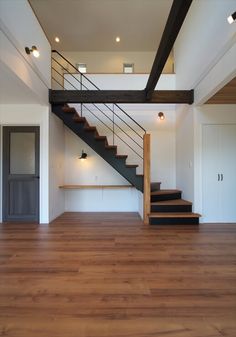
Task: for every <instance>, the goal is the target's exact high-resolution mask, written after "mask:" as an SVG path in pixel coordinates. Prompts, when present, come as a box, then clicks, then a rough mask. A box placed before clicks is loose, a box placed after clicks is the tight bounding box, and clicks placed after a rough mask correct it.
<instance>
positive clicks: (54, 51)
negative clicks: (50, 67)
mask: <svg viewBox="0 0 236 337" xmlns="http://www.w3.org/2000/svg"><path fill="white" fill-rule="evenodd" d="M52 53H57V54H58V55H60V56H61V57H62V58H63V60H65V61H66V62H67V63H69V65H70V66H71V67H72V68H74V69H75V70H76V72H78V73H79V74H80V75H82V77H84V78H86V80H87V81H88V82H89V83H91V84H92V85H93V86H94V87H95V88H96V89H97V90H100V89H99V88H98V87H97V86H96V85H95V84H94V83H93V82H92V81H91V80H90V79H89V78H88V77H87V76H85V75H84V74H83V73H81V72H80V71H79V70H78V69H77V68H76V67H75V66H74V65H73V64H72V63H71V62H70V61H68V60H67V59H66V58H65V57H64V56H63V55H62V54H61V53H59V52H58V51H57V50H55V49H53V50H52Z"/></svg>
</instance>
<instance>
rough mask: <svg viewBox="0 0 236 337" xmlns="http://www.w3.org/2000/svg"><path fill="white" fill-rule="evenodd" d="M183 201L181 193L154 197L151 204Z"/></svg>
mask: <svg viewBox="0 0 236 337" xmlns="http://www.w3.org/2000/svg"><path fill="white" fill-rule="evenodd" d="M175 199H181V193H172V194H161V195H152V196H151V202H155V201H166V200H175Z"/></svg>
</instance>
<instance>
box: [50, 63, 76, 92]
mask: <svg viewBox="0 0 236 337" xmlns="http://www.w3.org/2000/svg"><path fill="white" fill-rule="evenodd" d="M52 69H53V70H54V71H55V72H57V73H58V74H59V75H60V76H61V77H62V78H63V79H64V80H66V81H67V82H68V83H70V85H71V86H72V87H73V88H75V89H76V90H78V89H77V88H76V87H75V86H74V85H73V84H72V83H71V82H70V81H69V80H68V79H67V78H65V77H64V76H62V74H60V73H59V71H57V70H56V69H55V68H53V67H52Z"/></svg>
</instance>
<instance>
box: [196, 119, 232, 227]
mask: <svg viewBox="0 0 236 337" xmlns="http://www.w3.org/2000/svg"><path fill="white" fill-rule="evenodd" d="M202 140H203V141H202V150H203V151H202V153H203V157H202V176H203V214H202V215H203V221H204V222H236V125H235V124H232V125H203V139H202Z"/></svg>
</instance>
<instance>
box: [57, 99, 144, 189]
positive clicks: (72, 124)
mask: <svg viewBox="0 0 236 337" xmlns="http://www.w3.org/2000/svg"><path fill="white" fill-rule="evenodd" d="M52 112H54V113H55V114H56V115H57V116H58V117H59V118H60V119H61V120H62V121H63V122H64V124H65V125H66V126H67V127H68V128H69V129H70V130H72V131H73V132H74V133H75V134H76V135H77V136H79V137H80V138H81V139H82V140H83V141H84V142H85V143H87V144H88V145H89V146H90V147H91V148H92V149H93V150H94V151H95V152H97V154H99V155H100V156H101V157H102V158H103V159H104V160H106V162H107V163H109V164H110V165H111V166H112V167H113V168H114V169H115V170H116V171H117V172H119V173H120V174H121V175H122V176H123V177H124V178H125V179H127V180H128V181H129V182H130V184H131V185H133V186H135V187H136V188H137V189H138V190H139V191H141V192H143V175H138V174H136V168H137V167H138V165H128V164H126V159H127V157H128V156H127V155H118V154H117V146H116V145H109V144H108V141H107V137H105V136H100V135H99V133H98V131H97V128H96V127H95V126H90V125H89V123H88V121H87V119H86V118H85V117H80V116H79V114H78V113H77V111H76V109H75V108H72V107H69V105H67V104H64V105H55V104H52Z"/></svg>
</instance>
